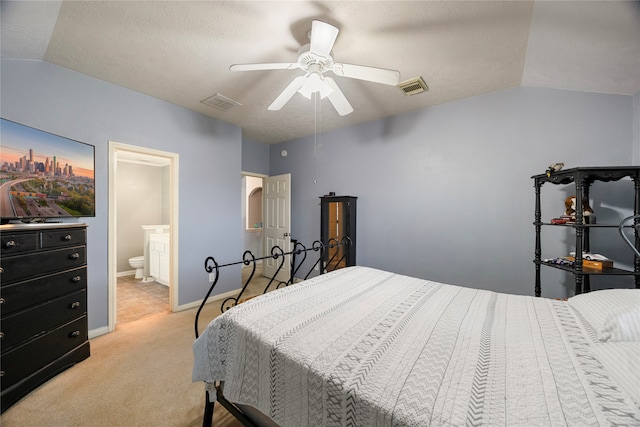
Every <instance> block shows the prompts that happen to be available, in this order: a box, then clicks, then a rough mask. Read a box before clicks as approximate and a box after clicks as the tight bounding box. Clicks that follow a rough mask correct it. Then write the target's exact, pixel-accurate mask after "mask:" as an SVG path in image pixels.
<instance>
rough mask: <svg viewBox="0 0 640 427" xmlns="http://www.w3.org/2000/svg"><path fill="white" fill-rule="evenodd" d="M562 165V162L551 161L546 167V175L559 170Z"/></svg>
mask: <svg viewBox="0 0 640 427" xmlns="http://www.w3.org/2000/svg"><path fill="white" fill-rule="evenodd" d="M563 167H564V163H552V164H550V165H549V167H548V168H547V176H551V174H552V173H554V172H558V171H561V170H562V168H563Z"/></svg>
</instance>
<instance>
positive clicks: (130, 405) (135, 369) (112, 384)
mask: <svg viewBox="0 0 640 427" xmlns="http://www.w3.org/2000/svg"><path fill="white" fill-rule="evenodd" d="M256 283H257V287H258V289H263V279H259V280H257V281H256ZM196 310H197V309H190V310H186V311H182V312H179V313H168V312H165V313H159V314H154V315H150V316H148V317H145V318H143V319H140V320H137V321H133V322H129V323H125V324H122V325H118V326H117V328H116V330H115V331H114V332H112V333H109V334H106V335H102V336H100V337H97V338H94V339H92V340H91V357H89V358H88V359H86V360H85V361H83V362H81V363H79V364H77V365H75V366H73V367H71V368H70V369H68V370H66V371H64V372H62V373H61V374H59V375H58V376H56V377H55V378H53V379H51V380H50V381H48V382H46V383H45V384H43V385H42V386H40V387H39V388H37V389H36V390H34V391H33V392H31V393H30V394H29V395H27V396H26V397H25V398H23V399H22V400H20V401H19V402H18V403H16V404H15V405H14V406H13V407H11V408H9V409H8V410H7V411H6V412H5V413H4V414H2V416H1V418H0V425H2V427H14V426H15V427H17V426H21V427H22V426H36V425H37V426H46V427H57V426H109V427H116V426H123V427H124V426H126V427H137V426H154V427H157V426H176V427H189V426H198V425H202V411H203V408H204V385H203V384H202V383H192V382H191V368H192V366H193V354H192V350H191V347H192V344H193V339H194V331H193V321H194V318H195V312H196ZM218 314H220V301H217V302H213V303H211V304H208V306H207V307H206V308H205V309H204V310H203V313H202V315H201V322H200V323H201V325H200V330H203V329H204V328H205V327H206V325H207V323H208V322H209V321H210V320H211V319H213V318H214V317H216V316H217V315H218ZM214 425H215V426H216V427H235V426H240V425H241V424H240V423H239V422H238V421H236V420H235V419H234V418H233V417H232V416H231V415H229V413H228V412H227V411H226V410H225V409H224V408H223V407H222V406H221V405H219V404H216V405H215V411H214Z"/></svg>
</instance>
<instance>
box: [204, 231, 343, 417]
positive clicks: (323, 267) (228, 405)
mask: <svg viewBox="0 0 640 427" xmlns="http://www.w3.org/2000/svg"><path fill="white" fill-rule="evenodd" d="M292 242H293V243H294V245H293V250H291V251H290V252H284V251H283V250H282V248H280V247H279V246H274V247H273V248H272V249H271V254H270V255H267V256H263V257H260V258H256V257H255V256H254V255H253V253H252V252H251V251H245V252H244V254H243V255H242V260H241V261H235V262H230V263H227V264H218V262H217V261H216V259H215V258H214V257H211V256H209V257H207V258H206V259H205V261H204V269H205V271H206V272H207V273H209V274H210V275H211V274H213V280H210V282H211V286H210V287H209V290H208V291H207V294H206V295H205V297H204V299H203V300H202V303H201V304H200V307H199V308H198V311H197V312H196V317H195V321H194V329H195V336H196V339H197V338H198V337H199V336H200V332H199V330H198V321H199V319H200V312H201V311H202V309H203V308H204V306H205V304H207V301H208V300H209V297H210V296H211V293H212V292H213V289H214V288H215V286H216V284H217V283H218V279H219V278H220V269H221V268H223V267H229V266H232V265H239V264H243V265H245V266H251V267H252V270H251V274H250V275H249V277H248V279H247V280H246V282H245V283H244V284H243V286H242V289H241V290H240V293H238V295H237V296H235V297H229V298H226V299H225V300H224V301H222V304H221V305H220V312H222V313H224V312H225V311H227V310H228V309H230V308H231V307H234V306H236V305H238V304H240V303H241V302H243V301H244V300H243V299H242V296H243V294H244V293H245V291H246V289H247V287H248V286H249V283H250V282H251V280H252V279H253V276H254V274H255V272H256V264H257V262H258V261H262V260H268V259H273V260H276V261H277V262H278V267H277V269H276V272H275V274H274V275H273V277H271V279H270V280H269V283H268V284H267V286H265V288H264V291H263V294H265V293H267V292H269V290H270V288H271V285H272V284H275V288H274V289H278V288H280V287H284V286H289V285H292V284H294V280H295V275H296V273H298V271H299V270H300V268H301V267H302V265H303V264H304V261H305V260H306V258H307V252H310V251H313V252H319V254H318V259H317V260H316V262H315V263H314V264H313V265H312V266H311V268H310V269H309V271H308V272H307V274H306V275H305V276H304V279H303V280H306V279H307V278H309V276H310V275H311V273H312V272H313V271H314V270H315V268H316V266H318V265H320V269H319V271H320V273H319V274H323V273H327V272H329V271H333V270H335V269H336V267H337V266H338V265H340V263H341V262H342V261H344V259H345V257H346V256H347V253H348V251H349V247H350V246H351V239H350V238H349V237H344V238H342V240H340V241H338V240H336V239H333V238H332V239H329V241H328V242H327V243H322V242H321V241H319V240H316V241H315V242H313V244H312V245H311V247H309V248H307V247H306V246H305V245H303V244H302V243H300V242H298V241H295V240H293V241H292ZM340 246H343V247H344V248H343V250H342V255H341V257H340V258H338V259H337V260H335V258H337V257H338V255H339V254H340V251H335V252H334V253H333V255H332V256H331V257H330V258H328V259H325V258H326V257H325V254H326V253H327V252H326V250H327V249H332V248H336V247H340ZM300 255H302V259H299V256H300ZM287 256H289V257H290V262H291V276H290V277H289V279H288V280H287V281H286V282H283V281H281V280H278V279H276V277H277V276H278V273H279V272H280V270H282V267H283V266H284V263H285V259H286V257H287ZM334 261H336V262H335V263H334ZM330 265H334V266H335V267H334V268H333V269H332V270H329V269H328V268H329V267H328V266H330ZM214 388H215V392H216V400H217V401H218V402H220V404H221V405H222V406H223V407H224V408H225V409H227V411H229V413H231V415H233V416H234V417H235V418H236V419H237V420H238V421H240V422H241V423H242V425H244V426H255V424H254V423H253V422H252V421H251V420H250V419H249V418H247V416H246V415H245V413H244V412H243V411H242V409H240V408H239V407H238V406H237V405H235V404H234V403H233V402H230V401H229V400H227V399H226V398H225V397H224V394H223V390H222V389H223V384H222V383H221V382H216V383H215V385H213V387H211V385H210V384H207V387H206V391H205V407H204V416H203V420H202V425H203V427H211V425H212V422H213V407H214V403H215V402H213V401H210V393H211V392H213V389H214Z"/></svg>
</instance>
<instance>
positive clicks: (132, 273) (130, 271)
mask: <svg viewBox="0 0 640 427" xmlns="http://www.w3.org/2000/svg"><path fill="white" fill-rule="evenodd" d="M134 274H136V271H135V270H129V271H121V272H119V273H116V277H122V276H133V275H134Z"/></svg>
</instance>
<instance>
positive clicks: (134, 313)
mask: <svg viewBox="0 0 640 427" xmlns="http://www.w3.org/2000/svg"><path fill="white" fill-rule="evenodd" d="M117 298H118V321H117V323H118V324H122V323H127V322H132V321H134V320H138V319H141V318H143V317H145V316H148V315H150V314H155V313H162V312H165V311H169V288H168V287H167V286H164V285H161V284H159V283H156V282H146V283H143V282H142V280H141V279H136V278H134V276H133V275H131V276H122V277H118V295H117Z"/></svg>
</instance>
